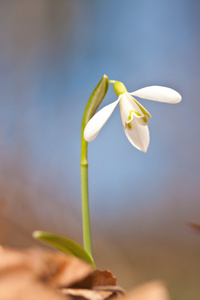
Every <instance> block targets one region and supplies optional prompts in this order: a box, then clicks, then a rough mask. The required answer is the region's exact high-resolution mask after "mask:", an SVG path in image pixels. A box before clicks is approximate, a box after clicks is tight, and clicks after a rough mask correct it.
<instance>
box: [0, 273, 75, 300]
mask: <svg viewBox="0 0 200 300" xmlns="http://www.w3.org/2000/svg"><path fill="white" fill-rule="evenodd" d="M0 299H2V300H27V299H28V300H39V299H42V300H67V298H66V297H64V296H63V295H61V294H60V293H58V292H57V291H56V290H55V289H53V287H51V286H49V285H47V284H44V283H42V282H40V281H38V280H36V279H34V278H33V276H32V274H31V273H30V272H29V271H26V270H12V271H11V272H7V273H6V274H3V273H1V275H0ZM68 300H70V299H69V298H68Z"/></svg>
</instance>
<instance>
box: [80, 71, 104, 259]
mask: <svg viewBox="0 0 200 300" xmlns="http://www.w3.org/2000/svg"><path fill="white" fill-rule="evenodd" d="M108 84H109V83H108V77H107V76H106V75H104V76H103V77H102V79H101V81H100V82H99V84H98V85H97V86H96V88H95V89H94V91H93V93H92V95H91V96H90V98H89V100H88V103H87V105H86V108H85V112H84V115H83V121H82V129H81V195H82V223H83V243H84V248H85V250H86V251H87V253H88V254H89V255H90V256H91V257H92V239H91V226H90V211H89V195H88V160H87V142H86V141H85V139H84V136H83V133H84V129H85V126H86V124H87V122H88V121H89V120H90V119H91V118H92V116H93V115H94V114H95V112H96V110H97V108H98V106H99V105H100V103H101V102H102V100H103V99H104V97H105V95H106V92H107V90H108Z"/></svg>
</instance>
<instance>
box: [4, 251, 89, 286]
mask: <svg viewBox="0 0 200 300" xmlns="http://www.w3.org/2000/svg"><path fill="white" fill-rule="evenodd" d="M20 270H26V271H29V272H31V274H32V276H33V277H34V278H37V279H38V280H41V281H43V282H49V283H50V284H51V285H53V286H55V287H68V286H70V285H72V284H75V283H76V282H79V281H81V280H83V279H84V278H86V277H87V276H88V275H90V274H91V273H92V272H93V269H92V267H91V266H90V265H88V264H86V263H85V262H83V261H82V260H79V259H78V258H76V257H73V256H67V255H64V254H62V253H60V252H52V251H45V250H42V249H38V248H32V249H28V250H21V251H17V250H11V249H7V248H3V247H1V248H0V275H1V274H2V273H3V274H5V272H11V271H20Z"/></svg>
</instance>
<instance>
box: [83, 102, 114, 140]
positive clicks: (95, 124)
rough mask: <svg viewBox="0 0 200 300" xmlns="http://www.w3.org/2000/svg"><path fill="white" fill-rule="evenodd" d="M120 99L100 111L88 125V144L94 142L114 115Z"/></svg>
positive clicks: (86, 130)
mask: <svg viewBox="0 0 200 300" xmlns="http://www.w3.org/2000/svg"><path fill="white" fill-rule="evenodd" d="M118 102H119V99H117V100H116V101H115V102H113V103H111V104H108V105H107V106H105V107H103V108H102V109H101V110H100V111H98V112H97V113H96V114H95V115H94V116H93V117H92V118H91V119H90V120H89V122H88V123H87V124H86V126H85V129H84V134H83V135H84V139H85V140H86V141H87V142H91V141H93V140H94V139H95V138H96V136H97V135H98V133H99V131H100V130H101V128H102V127H103V126H104V125H105V123H106V122H107V121H108V119H109V118H110V116H111V115H112V113H113V111H114V109H115V108H116V106H117V104H118Z"/></svg>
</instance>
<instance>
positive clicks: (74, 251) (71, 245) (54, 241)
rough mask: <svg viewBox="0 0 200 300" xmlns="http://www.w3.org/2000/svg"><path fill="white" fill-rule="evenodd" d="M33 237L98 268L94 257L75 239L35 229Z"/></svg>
mask: <svg viewBox="0 0 200 300" xmlns="http://www.w3.org/2000/svg"><path fill="white" fill-rule="evenodd" d="M33 237H34V238H35V239H37V240H39V241H41V242H44V243H45V244H48V245H50V246H52V247H54V248H56V249H58V250H60V251H62V252H64V253H67V254H70V255H74V256H76V257H78V258H81V259H82V260H84V261H86V262H87V263H89V264H91V265H92V266H93V267H94V268H95V269H96V266H95V263H94V260H93V259H92V257H91V256H90V255H89V254H88V253H87V252H86V251H85V250H84V249H83V248H82V247H81V246H80V245H79V244H77V243H75V242H74V241H72V240H70V239H67V238H65V237H64V236H60V235H57V234H54V233H50V232H45V231H34V232H33Z"/></svg>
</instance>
